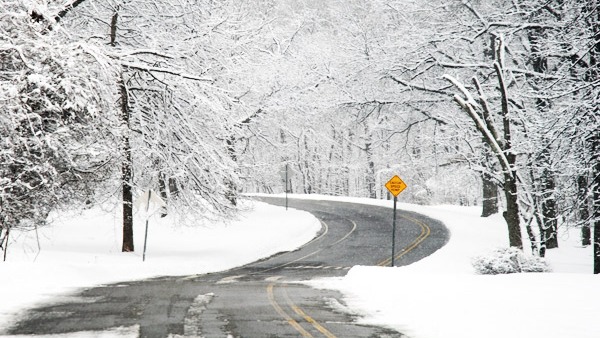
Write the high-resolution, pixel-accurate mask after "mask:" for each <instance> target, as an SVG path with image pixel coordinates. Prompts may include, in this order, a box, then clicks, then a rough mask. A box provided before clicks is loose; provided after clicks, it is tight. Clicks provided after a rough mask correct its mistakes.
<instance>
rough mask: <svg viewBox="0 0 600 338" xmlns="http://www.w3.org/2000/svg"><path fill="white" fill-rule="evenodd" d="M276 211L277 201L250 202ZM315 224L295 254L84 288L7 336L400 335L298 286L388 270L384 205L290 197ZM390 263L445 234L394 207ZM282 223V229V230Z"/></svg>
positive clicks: (410, 257)
mask: <svg viewBox="0 0 600 338" xmlns="http://www.w3.org/2000/svg"><path fill="white" fill-rule="evenodd" d="M257 199H259V200H262V201H264V202H267V203H271V204H276V205H283V204H284V200H283V199H278V198H257ZM289 205H290V207H292V208H296V209H301V210H306V211H309V212H311V213H312V214H313V215H315V216H316V217H317V218H318V219H319V220H320V221H321V223H322V225H323V227H322V229H321V232H320V233H319V234H318V235H317V237H315V239H313V240H312V241H311V242H309V243H307V244H306V245H304V246H303V247H302V248H300V249H298V250H295V251H292V252H286V253H281V254H277V255H274V256H272V257H270V258H267V259H264V260H261V261H258V262H255V263H252V264H248V265H246V266H243V267H240V268H236V269H232V270H229V271H225V272H220V273H213V274H207V275H192V276H186V277H160V278H154V279H150V280H145V281H135V282H126V283H119V284H116V285H106V286H101V287H95V288H91V289H87V290H84V291H82V292H81V293H79V294H77V295H73V297H70V300H69V301H68V302H63V303H57V304H52V305H48V306H44V307H41V308H36V309H31V310H29V311H27V312H26V313H25V314H23V317H22V318H23V319H22V320H21V321H19V322H18V323H16V324H15V325H14V326H13V327H12V328H10V329H9V330H8V333H9V334H28V335H33V336H36V335H38V336H44V335H48V334H61V333H70V332H88V333H89V332H97V331H107V330H113V331H114V330H130V331H133V332H135V335H138V336H140V337H160V338H164V337H173V338H175V337H207V338H209V337H328V338H331V337H405V336H404V335H402V334H401V333H398V332H394V331H390V330H388V329H385V328H378V327H369V326H364V325H358V324H356V320H355V318H353V317H352V316H351V315H349V314H347V312H346V311H341V310H340V309H342V308H343V299H342V296H341V295H340V294H339V293H336V292H333V291H325V290H315V289H312V288H310V287H308V286H306V285H304V284H302V283H298V282H300V281H305V280H310V279H313V278H318V277H329V276H342V275H345V274H346V272H347V271H348V270H349V269H350V268H351V267H352V266H354V265H382V266H384V265H389V263H390V258H391V257H390V255H391V230H392V227H391V209H389V208H383V207H376V206H369V205H362V204H352V203H344V202H333V201H314V200H300V199H293V200H290V201H289ZM398 215H399V217H398V221H397V234H396V248H397V252H396V253H397V254H396V259H395V264H396V265H397V266H399V265H406V264H410V263H413V262H416V261H418V260H419V259H422V258H424V257H426V256H428V255H430V254H431V253H433V252H434V251H436V250H438V249H439V248H441V247H442V246H443V245H444V244H445V243H446V242H447V240H448V237H449V234H448V231H447V229H446V228H445V227H444V226H443V225H442V224H441V223H440V222H438V221H435V220H433V219H430V218H427V217H425V216H422V215H420V214H417V213H412V212H406V211H400V212H399V214H398ZM281 226H285V224H282V225H281Z"/></svg>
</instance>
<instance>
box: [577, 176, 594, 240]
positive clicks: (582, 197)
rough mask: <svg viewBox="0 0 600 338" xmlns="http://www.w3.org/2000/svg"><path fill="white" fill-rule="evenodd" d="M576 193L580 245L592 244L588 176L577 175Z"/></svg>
mask: <svg viewBox="0 0 600 338" xmlns="http://www.w3.org/2000/svg"><path fill="white" fill-rule="evenodd" d="M577 189H578V192H577V195H578V200H579V203H580V204H579V220H580V221H581V245H583V246H588V245H590V244H592V229H591V227H590V210H589V204H588V194H587V192H588V178H587V177H586V176H585V175H579V177H577Z"/></svg>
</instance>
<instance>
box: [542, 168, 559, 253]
mask: <svg viewBox="0 0 600 338" xmlns="http://www.w3.org/2000/svg"><path fill="white" fill-rule="evenodd" d="M555 188H556V184H555V182H554V176H553V174H552V173H550V172H549V170H547V169H546V170H544V174H543V175H542V189H543V191H542V217H543V222H544V224H543V226H544V229H543V230H544V239H545V242H546V248H547V249H554V248H558V215H557V208H556V200H555V199H554V190H555Z"/></svg>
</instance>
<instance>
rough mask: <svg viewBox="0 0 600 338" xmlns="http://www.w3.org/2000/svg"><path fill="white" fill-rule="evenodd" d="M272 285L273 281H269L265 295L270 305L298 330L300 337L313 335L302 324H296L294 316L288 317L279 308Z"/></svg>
mask: <svg viewBox="0 0 600 338" xmlns="http://www.w3.org/2000/svg"><path fill="white" fill-rule="evenodd" d="M274 286H275V284H274V283H271V284H269V286H267V295H268V297H269V302H270V303H271V306H273V308H274V309H275V311H277V313H278V314H279V315H280V316H281V317H283V318H284V319H285V320H286V321H287V323H288V324H290V325H291V326H292V327H293V328H294V329H296V331H298V332H300V334H301V335H302V337H313V335H312V334H310V332H308V331H306V330H305V329H304V328H303V327H302V326H300V324H298V322H297V321H295V320H294V318H292V317H290V315H288V314H287V313H286V312H285V311H284V310H283V309H282V308H281V306H279V304H277V301H275V295H274V293H273V287H274Z"/></svg>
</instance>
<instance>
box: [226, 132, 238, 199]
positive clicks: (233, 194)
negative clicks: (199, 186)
mask: <svg viewBox="0 0 600 338" xmlns="http://www.w3.org/2000/svg"><path fill="white" fill-rule="evenodd" d="M235 141H236V139H235V137H234V136H231V137H229V138H228V139H227V153H228V154H229V157H230V158H231V160H232V161H233V162H237V154H236V153H235ZM225 186H226V187H227V191H226V192H225V197H226V198H227V200H229V203H231V205H233V206H236V205H237V189H238V188H237V185H236V184H235V182H233V181H232V180H227V182H225Z"/></svg>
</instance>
